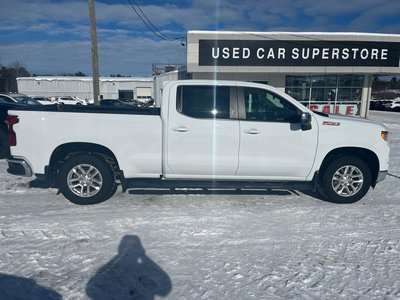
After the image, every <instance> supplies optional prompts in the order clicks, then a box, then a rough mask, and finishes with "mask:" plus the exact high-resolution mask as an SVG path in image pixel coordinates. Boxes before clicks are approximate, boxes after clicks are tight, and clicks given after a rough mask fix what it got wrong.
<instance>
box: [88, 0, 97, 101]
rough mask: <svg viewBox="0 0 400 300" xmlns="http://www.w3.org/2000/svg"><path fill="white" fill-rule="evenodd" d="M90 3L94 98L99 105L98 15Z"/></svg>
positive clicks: (90, 1) (90, 0) (92, 3)
mask: <svg viewBox="0 0 400 300" xmlns="http://www.w3.org/2000/svg"><path fill="white" fill-rule="evenodd" d="M88 1H89V18H90V42H91V49H92V73H93V97H94V105H99V103H100V102H99V98H100V84H99V56H98V52H97V33H96V15H95V11H94V0H88Z"/></svg>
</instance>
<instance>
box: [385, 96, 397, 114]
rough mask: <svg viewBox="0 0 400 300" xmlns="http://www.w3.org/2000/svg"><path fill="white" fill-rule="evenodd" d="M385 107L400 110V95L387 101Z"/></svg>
mask: <svg viewBox="0 0 400 300" xmlns="http://www.w3.org/2000/svg"><path fill="white" fill-rule="evenodd" d="M383 107H384V108H385V109H386V110H393V111H400V97H399V98H395V99H393V100H389V101H387V102H386V103H385V104H383Z"/></svg>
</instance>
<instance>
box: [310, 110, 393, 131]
mask: <svg viewBox="0 0 400 300" xmlns="http://www.w3.org/2000/svg"><path fill="white" fill-rule="evenodd" d="M314 115H315V116H316V118H317V119H318V120H321V121H322V122H328V123H325V124H324V125H330V124H329V122H331V123H332V124H331V125H332V126H340V125H342V124H343V125H344V124H349V125H350V124H351V123H357V124H359V125H361V124H365V125H367V124H369V125H377V126H380V127H383V128H384V129H383V130H387V127H386V126H385V125H384V124H382V123H379V122H376V121H372V120H368V119H364V118H360V117H352V116H342V115H332V114H325V113H319V112H314Z"/></svg>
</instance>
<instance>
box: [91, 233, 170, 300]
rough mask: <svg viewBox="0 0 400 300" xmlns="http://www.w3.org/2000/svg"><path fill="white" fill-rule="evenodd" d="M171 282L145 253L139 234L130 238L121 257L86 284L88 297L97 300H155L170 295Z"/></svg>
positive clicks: (120, 250) (120, 251) (123, 243)
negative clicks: (157, 297)
mask: <svg viewBox="0 0 400 300" xmlns="http://www.w3.org/2000/svg"><path fill="white" fill-rule="evenodd" d="M171 289H172V284H171V279H170V278H169V276H168V274H167V273H166V272H165V271H164V270H162V269H161V268H160V267H159V266H158V265H157V264H156V263H155V262H154V261H152V260H151V259H150V258H149V257H148V256H147V255H146V253H145V251H144V249H143V246H142V244H141V242H140V239H139V237H138V236H136V235H126V236H124V237H123V238H122V240H121V243H120V245H119V247H118V254H117V255H116V256H115V257H114V258H112V259H111V260H110V261H109V262H108V263H107V264H105V265H104V266H103V267H101V268H100V269H99V270H98V271H97V273H96V274H95V275H94V276H93V277H92V278H91V279H90V280H89V282H88V283H87V285H86V294H87V295H88V296H89V298H91V299H94V300H106V299H118V300H124V299H138V300H139V299H140V300H141V299H146V300H147V299H154V297H155V296H156V295H157V296H167V295H168V294H169V293H170V291H171Z"/></svg>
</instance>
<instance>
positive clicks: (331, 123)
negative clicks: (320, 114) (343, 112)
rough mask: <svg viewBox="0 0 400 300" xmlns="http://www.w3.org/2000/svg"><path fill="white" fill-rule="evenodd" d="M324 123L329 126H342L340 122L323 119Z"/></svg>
mask: <svg viewBox="0 0 400 300" xmlns="http://www.w3.org/2000/svg"><path fill="white" fill-rule="evenodd" d="M322 125H327V126H340V122H331V121H323V122H322Z"/></svg>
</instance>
